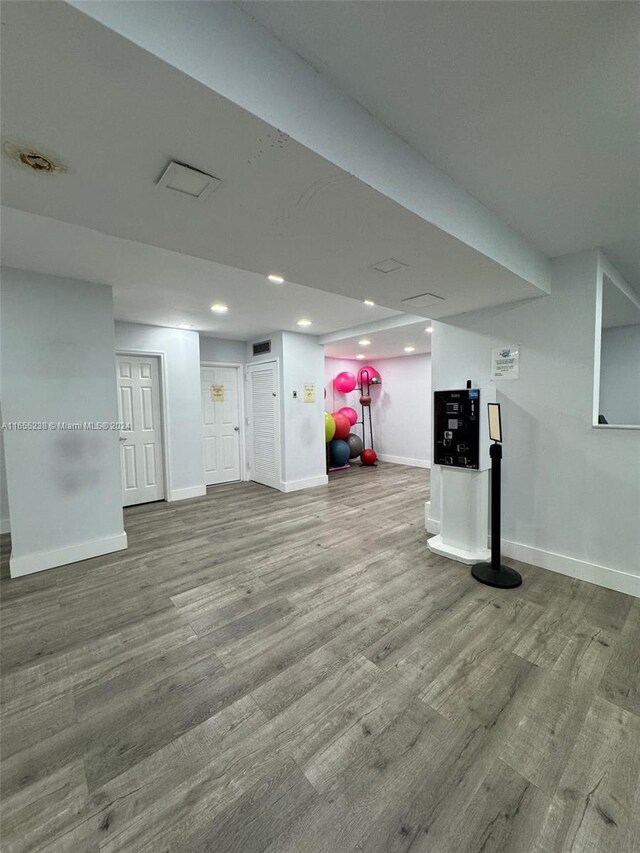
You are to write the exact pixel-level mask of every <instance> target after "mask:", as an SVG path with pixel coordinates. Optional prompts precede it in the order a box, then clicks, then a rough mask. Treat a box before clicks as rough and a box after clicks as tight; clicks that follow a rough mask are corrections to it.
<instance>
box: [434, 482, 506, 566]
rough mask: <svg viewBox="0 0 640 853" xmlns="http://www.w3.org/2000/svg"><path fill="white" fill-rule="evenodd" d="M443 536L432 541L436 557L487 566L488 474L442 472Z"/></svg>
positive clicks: (441, 522) (441, 530)
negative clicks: (485, 564)
mask: <svg viewBox="0 0 640 853" xmlns="http://www.w3.org/2000/svg"><path fill="white" fill-rule="evenodd" d="M441 471H442V475H441V477H442V480H441V494H442V515H441V521H440V533H439V535H438V536H434V537H433V538H431V539H429V540H428V545H429V548H430V549H431V551H433V553H434V554H439V555H440V556H443V557H449V558H450V559H452V560H458V562H460V563H466V564H467V565H473V564H474V563H482V562H486V561H487V560H488V559H489V558H490V556H491V552H490V551H489V548H488V530H487V527H488V524H487V522H488V514H489V498H488V488H489V481H488V472H487V471H466V470H464V469H461V468H445V467H443V468H442V469H441Z"/></svg>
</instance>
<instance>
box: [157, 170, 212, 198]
mask: <svg viewBox="0 0 640 853" xmlns="http://www.w3.org/2000/svg"><path fill="white" fill-rule="evenodd" d="M220 183H221V181H220V179H219V178H214V177H213V175H208V174H207V173H206V172H201V171H200V170H199V169H194V168H193V167H192V166H186V165H184V163H176V162H174V161H172V162H171V163H169V165H168V166H167V168H166V169H165V170H164V172H163V173H162V176H161V178H160V180H159V181H158V186H159V187H166V189H168V190H173V192H176V193H180V195H182V196H185V197H186V198H193V199H195V200H196V201H204V200H205V199H206V198H208V197H209V196H210V195H211V193H212V192H213V191H214V190H215V189H217V188H218V187H219V186H220Z"/></svg>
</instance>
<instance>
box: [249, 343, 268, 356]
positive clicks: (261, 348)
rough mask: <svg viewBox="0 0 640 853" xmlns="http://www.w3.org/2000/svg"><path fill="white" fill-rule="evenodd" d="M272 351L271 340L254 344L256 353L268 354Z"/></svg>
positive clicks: (254, 352)
mask: <svg viewBox="0 0 640 853" xmlns="http://www.w3.org/2000/svg"><path fill="white" fill-rule="evenodd" d="M270 352H271V341H260V342H259V343H257V344H254V345H253V354H254V355H267V353H270Z"/></svg>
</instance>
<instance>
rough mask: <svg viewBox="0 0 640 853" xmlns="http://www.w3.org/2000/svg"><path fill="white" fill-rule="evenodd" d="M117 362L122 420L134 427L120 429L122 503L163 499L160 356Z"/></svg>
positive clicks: (122, 357)
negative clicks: (158, 357)
mask: <svg viewBox="0 0 640 853" xmlns="http://www.w3.org/2000/svg"><path fill="white" fill-rule="evenodd" d="M116 364H117V375H118V413H119V420H120V423H124V424H127V425H128V426H129V427H130V429H126V430H121V432H120V460H121V466H122V503H123V506H130V505H131V504H142V503H148V502H149V501H159V500H162V499H163V498H164V496H165V495H164V472H163V464H162V424H161V419H160V380H159V370H158V359H157V358H154V357H150V356H149V357H147V356H139V355H118V356H116Z"/></svg>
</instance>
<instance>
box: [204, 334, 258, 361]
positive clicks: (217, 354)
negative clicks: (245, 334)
mask: <svg viewBox="0 0 640 853" xmlns="http://www.w3.org/2000/svg"><path fill="white" fill-rule="evenodd" d="M246 358H247V345H246V343H245V342H244V341H225V340H223V339H222V338H210V337H208V336H207V335H200V361H212V362H222V363H226V364H244V362H245V361H246Z"/></svg>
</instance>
